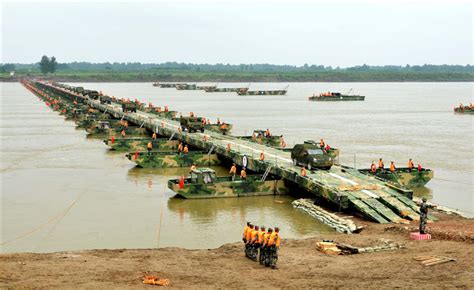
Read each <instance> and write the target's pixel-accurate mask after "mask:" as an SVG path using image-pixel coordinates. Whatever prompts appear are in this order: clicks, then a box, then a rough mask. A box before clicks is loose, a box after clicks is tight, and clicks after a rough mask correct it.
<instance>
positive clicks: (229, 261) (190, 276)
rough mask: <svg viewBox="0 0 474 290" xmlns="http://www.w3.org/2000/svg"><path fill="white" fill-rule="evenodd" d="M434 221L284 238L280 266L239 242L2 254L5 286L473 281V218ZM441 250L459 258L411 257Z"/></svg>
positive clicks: (467, 284)
mask: <svg viewBox="0 0 474 290" xmlns="http://www.w3.org/2000/svg"><path fill="white" fill-rule="evenodd" d="M438 216H439V217H440V218H441V220H440V221H438V222H436V223H434V224H430V230H431V232H432V233H433V236H434V239H433V240H431V241H411V240H409V239H408V232H409V230H410V227H414V226H415V224H413V225H408V226H407V225H395V226H394V225H379V224H372V223H367V222H366V223H367V227H366V229H365V230H364V231H362V233H360V234H354V235H344V234H331V235H325V236H322V237H320V238H311V239H305V240H283V244H282V249H281V251H280V260H279V269H277V270H271V269H268V268H264V267H261V266H259V265H258V263H255V262H252V261H250V260H248V259H246V258H245V257H244V254H243V251H242V244H241V243H233V244H226V245H223V246H222V247H220V248H217V249H211V250H185V249H180V248H165V249H158V250H154V249H139V250H135V249H126V250H124V249H118V250H85V251H75V252H58V253H49V254H36V253H19V254H3V255H0V288H4V287H20V288H24V287H47V288H52V287H81V288H82V287H87V288H96V287H101V288H105V287H114V288H117V287H119V288H132V287H133V288H140V287H153V286H150V285H144V284H142V277H143V275H145V274H150V275H157V276H159V277H160V278H168V279H170V281H171V286H172V287H179V288H189V287H200V288H203V287H204V288H209V287H226V288H227V287H232V288H234V287H242V288H243V287H245V288H249V287H251V288H257V287H258V288H260V287H265V288H271V287H341V286H345V287H364V288H365V287H371V288H387V287H404V288H412V287H461V288H472V287H474V272H473V270H472V257H474V220H472V219H470V220H468V219H463V218H459V217H453V216H446V215H440V214H438ZM382 238H383V239H390V240H392V241H393V242H395V243H398V244H400V245H404V246H405V248H404V249H398V250H394V251H385V252H376V253H366V254H356V255H347V256H329V255H325V254H322V253H320V252H318V251H317V250H316V247H315V243H316V242H317V241H319V240H322V239H332V240H335V241H338V242H343V243H348V244H352V245H354V246H372V245H376V244H377V243H379V241H380V239H382ZM421 255H440V256H448V257H451V258H454V259H456V261H455V262H449V263H445V264H440V265H434V266H424V265H422V264H420V262H417V261H415V260H414V259H413V258H414V257H416V256H421Z"/></svg>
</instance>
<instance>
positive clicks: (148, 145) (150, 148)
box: [146, 141, 153, 155]
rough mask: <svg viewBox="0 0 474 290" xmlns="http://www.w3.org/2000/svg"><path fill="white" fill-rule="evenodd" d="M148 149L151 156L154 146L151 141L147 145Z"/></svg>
mask: <svg viewBox="0 0 474 290" xmlns="http://www.w3.org/2000/svg"><path fill="white" fill-rule="evenodd" d="M146 149H147V150H148V155H151V150H152V149H153V144H152V143H151V141H150V142H148V144H147V145H146Z"/></svg>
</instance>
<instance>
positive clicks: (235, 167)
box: [229, 163, 237, 181]
mask: <svg viewBox="0 0 474 290" xmlns="http://www.w3.org/2000/svg"><path fill="white" fill-rule="evenodd" d="M229 174H231V175H232V181H234V180H235V175H236V174H237V166H235V163H233V164H232V167H231V168H230V171H229Z"/></svg>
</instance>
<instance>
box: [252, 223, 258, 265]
mask: <svg viewBox="0 0 474 290" xmlns="http://www.w3.org/2000/svg"><path fill="white" fill-rule="evenodd" d="M258 232H259V230H258V226H254V228H253V230H252V234H251V235H250V237H251V241H250V243H251V256H250V258H251V259H252V260H254V261H257V255H258V248H259V247H258Z"/></svg>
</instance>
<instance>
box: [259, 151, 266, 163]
mask: <svg viewBox="0 0 474 290" xmlns="http://www.w3.org/2000/svg"><path fill="white" fill-rule="evenodd" d="M263 160H265V153H263V151H262V152H261V153H260V161H263Z"/></svg>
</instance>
